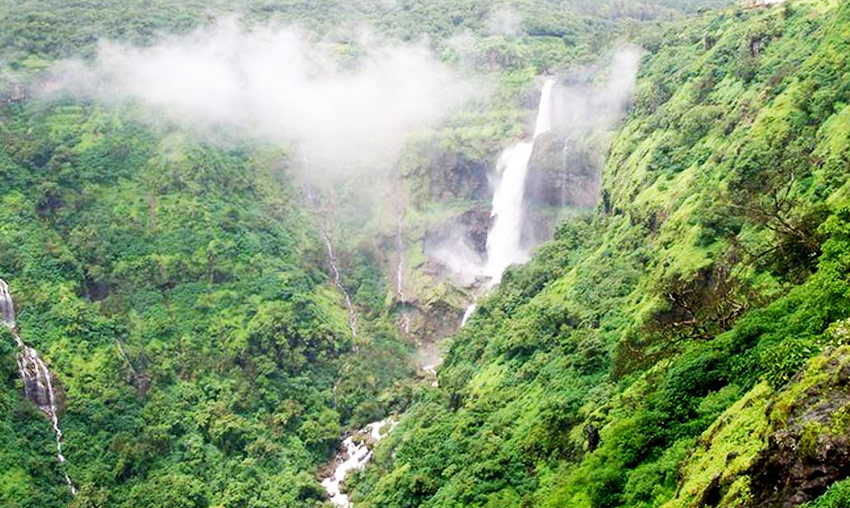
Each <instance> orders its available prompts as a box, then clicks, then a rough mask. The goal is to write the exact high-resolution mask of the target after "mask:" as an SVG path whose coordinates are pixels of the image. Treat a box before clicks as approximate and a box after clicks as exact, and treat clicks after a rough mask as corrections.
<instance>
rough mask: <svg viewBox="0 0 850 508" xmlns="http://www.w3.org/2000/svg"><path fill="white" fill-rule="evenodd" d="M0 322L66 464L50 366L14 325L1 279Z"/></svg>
mask: <svg viewBox="0 0 850 508" xmlns="http://www.w3.org/2000/svg"><path fill="white" fill-rule="evenodd" d="M0 318H2V320H3V324H4V325H5V326H6V328H8V329H9V331H10V332H12V337H14V339H15V344H16V345H17V346H18V350H19V352H18V357H17V362H18V372H19V373H20V375H21V379H22V380H23V382H24V396H25V397H26V398H27V399H29V400H31V401H32V402H33V403H34V404H35V405H36V406H38V409H39V410H41V412H42V413H44V414H45V415H47V417H48V418H49V419H50V426H51V428H52V429H53V434H54V435H55V436H56V459H57V460H58V461H59V463H60V464H64V463H65V456H64V455H63V454H62V440H63V435H62V429H61V428H60V427H59V411H58V409H57V406H56V392H55V391H54V390H53V379H52V377H53V375H52V374H51V373H50V371H49V370H48V369H47V365H46V364H45V363H44V361H43V360H42V359H41V357H40V356H39V355H38V351H36V350H35V349H33V348H31V347H29V346H28V345H26V343H24V341H23V339H21V336H20V335H19V334H18V331H17V330H18V327H17V324H16V323H15V306H14V303H13V302H12V296H11V295H10V294H9V286H8V284H6V281H4V280H2V279H0ZM63 474H64V475H65V483H67V484H68V488H69V489H70V490H71V493H72V494H75V495H76V494H77V488H76V487H75V486H74V482H72V481H71V477H70V476H68V473H66V472H63Z"/></svg>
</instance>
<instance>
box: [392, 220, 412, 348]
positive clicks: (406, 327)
mask: <svg viewBox="0 0 850 508" xmlns="http://www.w3.org/2000/svg"><path fill="white" fill-rule="evenodd" d="M395 244H396V251H397V252H398V262H397V263H396V274H395V276H396V287H395V293H396V299H397V300H398V301H399V303H401V304H402V305H404V304H406V303H407V297H406V296H405V294H404V211H402V212H401V213H399V214H398V223H397V226H396V237H395ZM401 330H402V331H403V332H404V334H405V335H407V334H409V333H410V314H409V313H408V312H407V311H406V310H404V309H403V310H402V314H401Z"/></svg>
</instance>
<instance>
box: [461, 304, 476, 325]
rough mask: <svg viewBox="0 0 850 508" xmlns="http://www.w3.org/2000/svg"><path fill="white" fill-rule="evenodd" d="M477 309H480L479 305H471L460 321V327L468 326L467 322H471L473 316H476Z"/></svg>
mask: <svg viewBox="0 0 850 508" xmlns="http://www.w3.org/2000/svg"><path fill="white" fill-rule="evenodd" d="M477 308H478V304H477V303H471V304H469V307H467V308H466V311H464V313H463V319H461V320H460V327H461V328H463V327H464V326H466V322H467V321H469V318H471V317H472V315H473V314H475V310H476V309H477Z"/></svg>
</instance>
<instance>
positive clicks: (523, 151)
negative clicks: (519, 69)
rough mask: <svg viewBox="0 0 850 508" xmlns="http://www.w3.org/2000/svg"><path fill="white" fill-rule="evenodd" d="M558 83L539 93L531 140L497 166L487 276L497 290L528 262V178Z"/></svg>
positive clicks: (547, 125)
mask: <svg viewBox="0 0 850 508" xmlns="http://www.w3.org/2000/svg"><path fill="white" fill-rule="evenodd" d="M554 88H555V80H554V79H548V80H546V83H545V84H544V85H543V89H542V91H541V93H540V105H539V106H538V109H537V121H536V122H535V126H534V136H533V137H532V139H531V140H527V141H521V142H519V143H516V144H515V145H513V146H509V147H508V148H506V149H505V151H504V152H502V155H501V156H500V157H499V162H498V164H497V166H496V167H497V170H498V171H499V173H500V175H501V176H500V179H499V183H498V186H497V187H496V191H495V193H494V194H493V205H492V211H491V213H490V215H491V217H492V219H493V223H492V226H491V227H490V231H489V233H488V234H487V261H486V263H485V265H484V270H483V271H484V275H486V276H487V277H489V278H490V285H491V286H495V285H496V284H498V283H499V282H501V280H502V273H504V271H505V269H506V268H507V267H509V266H510V265H512V264H516V263H524V262H526V261H528V258H529V252H528V250H527V249H526V248H524V247H523V246H522V241H521V239H522V220H523V195H524V194H525V182H526V177H527V176H528V164H529V162H530V160H531V154H532V151H533V150H534V140H535V139H537V137H538V136H540V135H541V134H544V133H546V132H549V131H550V130H551V129H552V113H553V111H552V91H553V90H554Z"/></svg>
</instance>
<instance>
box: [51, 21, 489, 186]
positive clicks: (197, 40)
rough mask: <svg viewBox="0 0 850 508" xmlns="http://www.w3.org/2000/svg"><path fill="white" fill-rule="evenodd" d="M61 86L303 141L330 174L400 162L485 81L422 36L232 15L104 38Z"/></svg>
mask: <svg viewBox="0 0 850 508" xmlns="http://www.w3.org/2000/svg"><path fill="white" fill-rule="evenodd" d="M51 87H52V89H53V90H54V91H57V92H62V93H67V92H70V93H73V94H77V95H81V96H90V97H97V98H98V99H101V100H108V101H124V100H134V101H138V102H139V103H141V104H144V105H146V106H148V107H149V108H150V109H152V110H153V111H154V112H155V113H157V114H160V115H165V116H166V117H167V118H169V119H171V120H173V121H176V122H178V123H180V124H182V125H184V126H187V127H192V128H198V129H201V130H203V131H206V132H215V131H221V130H226V131H227V132H238V133H239V134H240V135H244V136H246V137H257V138H261V139H265V140H268V141H272V142H281V143H290V142H292V143H294V144H295V145H296V146H297V149H298V151H299V155H300V157H301V159H302V160H303V161H305V167H306V168H307V169H308V172H310V173H313V174H314V175H318V176H321V177H326V176H329V175H342V176H345V175H351V174H355V173H356V172H357V171H374V170H376V169H380V168H389V167H391V166H392V165H393V164H394V162H395V161H396V159H397V158H398V155H399V153H400V152H401V150H402V147H403V145H404V143H405V141H406V139H407V137H408V135H409V134H410V133H411V132H413V131H414V130H418V129H422V128H428V127H432V126H435V125H437V124H438V123H439V122H440V121H441V120H443V119H444V118H445V116H446V115H447V114H448V113H450V112H451V111H452V110H454V109H457V108H459V107H461V106H462V105H463V104H464V103H465V102H466V101H467V100H469V99H470V98H471V97H473V96H474V95H475V94H476V87H475V86H474V85H473V84H472V83H471V82H469V81H467V80H465V79H463V78H462V77H461V76H459V75H458V74H457V72H455V71H454V70H453V69H452V68H450V67H449V66H447V65H445V64H443V63H442V62H440V61H439V60H438V59H437V58H436V57H435V56H434V55H433V54H432V53H431V51H429V50H428V49H427V48H426V46H425V45H424V44H407V43H401V42H398V41H388V40H381V39H377V38H375V37H374V36H370V35H368V34H362V35H360V36H358V37H355V38H354V39H352V40H351V41H349V42H347V43H345V44H342V43H334V42H328V41H315V40H312V39H311V38H310V36H309V34H307V33H305V32H303V31H300V30H298V29H296V28H292V27H278V26H269V25H266V26H259V27H253V28H251V29H248V28H245V27H244V26H242V25H240V23H239V22H238V21H236V20H233V19H227V20H222V21H219V22H218V23H216V24H214V25H212V26H208V27H205V28H202V29H199V30H197V31H195V32H192V33H190V34H188V35H185V36H180V37H176V36H169V37H165V38H163V39H162V40H161V42H159V43H158V44H156V45H154V46H151V47H134V46H128V45H125V44H120V43H116V42H108V41H105V42H102V43H101V44H100V47H99V50H98V52H97V54H96V56H95V58H94V60H93V61H89V62H82V61H69V62H65V63H63V64H62V65H61V66H60V67H59V69H58V70H57V73H56V75H55V77H54V79H53V80H52V84H51Z"/></svg>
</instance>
